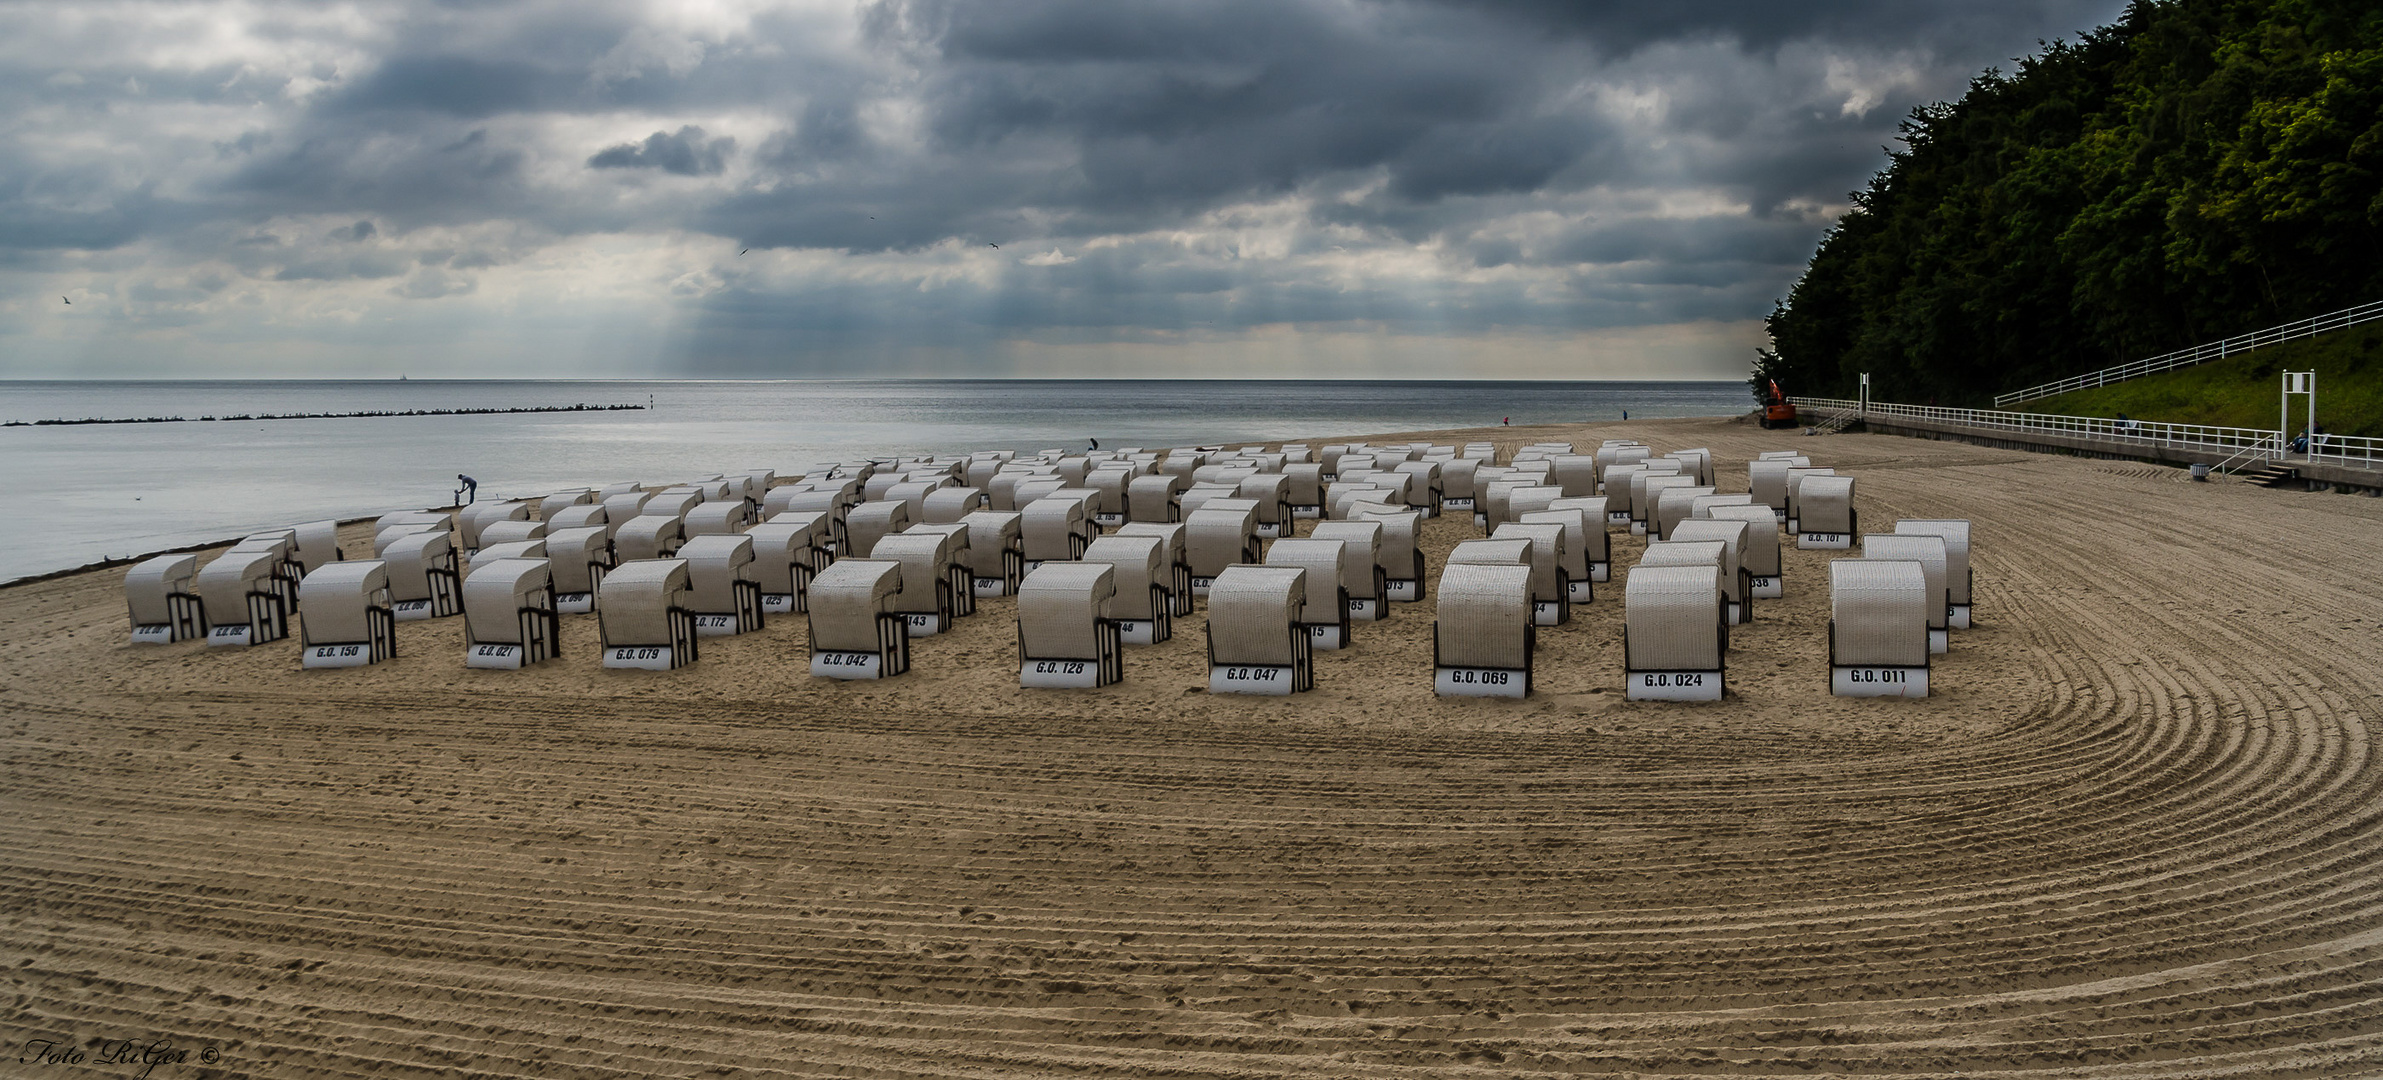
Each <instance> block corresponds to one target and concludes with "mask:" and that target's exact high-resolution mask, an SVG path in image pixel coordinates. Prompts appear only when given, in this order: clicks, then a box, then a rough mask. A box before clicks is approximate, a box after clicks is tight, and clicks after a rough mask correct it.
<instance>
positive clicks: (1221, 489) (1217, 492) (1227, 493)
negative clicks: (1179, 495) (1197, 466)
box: [1182, 484, 1257, 521]
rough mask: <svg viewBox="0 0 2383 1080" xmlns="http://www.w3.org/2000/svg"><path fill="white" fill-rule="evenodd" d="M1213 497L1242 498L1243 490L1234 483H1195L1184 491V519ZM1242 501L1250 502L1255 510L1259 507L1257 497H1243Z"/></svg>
mask: <svg viewBox="0 0 2383 1080" xmlns="http://www.w3.org/2000/svg"><path fill="white" fill-rule="evenodd" d="M1211 499H1241V492H1240V489H1239V488H1237V487H1235V486H1234V485H1232V484H1193V485H1192V486H1191V488H1190V489H1189V490H1187V491H1185V492H1184V493H1183V502H1182V508H1183V517H1184V520H1186V521H1188V520H1190V519H1191V516H1192V515H1193V514H1194V513H1197V512H1198V511H1199V509H1200V508H1201V507H1203V506H1206V505H1208V502H1209V500H1211ZM1241 501H1243V502H1247V503H1249V504H1250V506H1251V508H1252V509H1253V510H1254V509H1255V508H1256V507H1257V500H1255V499H1242V500H1241Z"/></svg>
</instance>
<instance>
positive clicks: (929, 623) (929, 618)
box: [902, 611, 943, 637]
mask: <svg viewBox="0 0 2383 1080" xmlns="http://www.w3.org/2000/svg"><path fill="white" fill-rule="evenodd" d="M902 625H903V626H906V627H908V628H909V629H910V636H911V637H934V636H935V635H936V634H939V633H942V632H943V616H941V615H937V614H935V613H934V612H932V611H924V612H911V611H906V612H903V613H902Z"/></svg>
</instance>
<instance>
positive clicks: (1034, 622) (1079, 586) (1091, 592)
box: [1017, 562, 1125, 690]
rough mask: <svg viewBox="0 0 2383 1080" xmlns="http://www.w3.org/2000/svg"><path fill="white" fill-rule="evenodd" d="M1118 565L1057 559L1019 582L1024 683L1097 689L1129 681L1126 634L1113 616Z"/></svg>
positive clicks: (1021, 680) (1020, 679)
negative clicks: (1059, 561)
mask: <svg viewBox="0 0 2383 1080" xmlns="http://www.w3.org/2000/svg"><path fill="white" fill-rule="evenodd" d="M1116 594H1117V585H1116V568H1115V567H1114V566H1112V565H1110V564H1109V563H1106V562H1073V563H1058V562H1055V563H1051V564H1049V565H1046V566H1043V567H1041V568H1039V569H1037V570H1035V572H1034V573H1032V574H1028V575H1027V576H1026V580H1025V581H1024V582H1023V583H1021V584H1020V585H1019V586H1018V616H1017V623H1018V685H1019V686H1021V687H1025V688H1028V689H1083V690H1090V689H1097V688H1099V687H1103V686H1109V685H1111V684H1114V683H1118V682H1122V681H1124V679H1125V642H1124V633H1123V631H1122V629H1121V628H1120V627H1119V626H1118V624H1117V620H1116V619H1115V618H1112V617H1111V616H1110V611H1111V604H1112V602H1113V601H1114V599H1115V597H1116Z"/></svg>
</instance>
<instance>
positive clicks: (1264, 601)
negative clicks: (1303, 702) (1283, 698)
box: [1208, 566, 1316, 695]
mask: <svg viewBox="0 0 2383 1080" xmlns="http://www.w3.org/2000/svg"><path fill="white" fill-rule="evenodd" d="M1306 586H1307V571H1305V570H1296V569H1292V568H1289V567H1282V566H1231V567H1227V568H1225V570H1224V572H1223V573H1220V574H1218V575H1217V576H1216V579H1215V580H1214V581H1213V582H1211V583H1210V587H1209V590H1208V692H1209V693H1212V694H1269V695H1281V694H1295V693H1298V692H1300V691H1304V690H1312V689H1314V688H1315V685H1316V671H1315V658H1314V657H1315V654H1314V651H1313V648H1312V646H1311V645H1310V643H1309V639H1308V633H1307V629H1306V628H1305V627H1302V626H1300V625H1299V611H1300V609H1301V608H1302V607H1303V606H1304V605H1305V603H1306V600H1307V587H1306Z"/></svg>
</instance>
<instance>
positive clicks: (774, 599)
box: [761, 592, 794, 615]
mask: <svg viewBox="0 0 2383 1080" xmlns="http://www.w3.org/2000/svg"><path fill="white" fill-rule="evenodd" d="M761 613H762V614H764V615H792V614H794V594H793V593H790V592H774V593H763V594H761Z"/></svg>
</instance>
